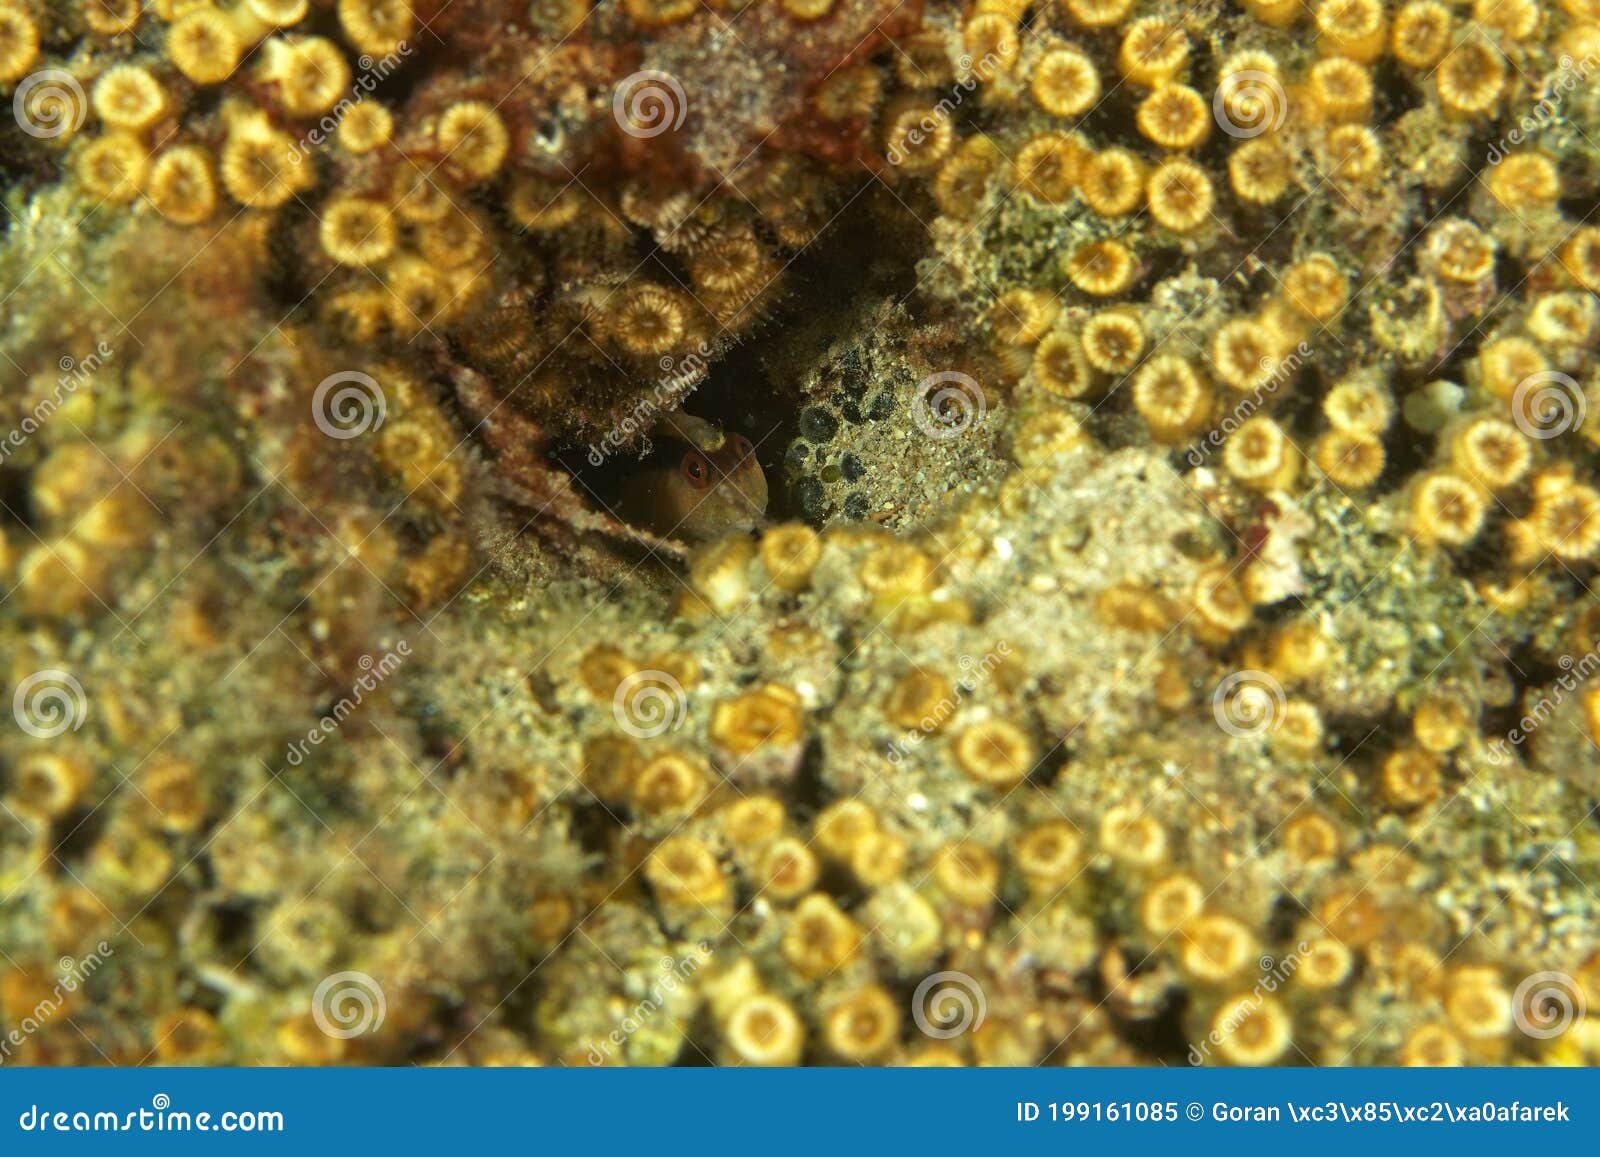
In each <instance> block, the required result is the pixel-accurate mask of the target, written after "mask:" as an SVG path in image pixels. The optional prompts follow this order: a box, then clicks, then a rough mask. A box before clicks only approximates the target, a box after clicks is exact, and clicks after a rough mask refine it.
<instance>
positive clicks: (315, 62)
mask: <svg viewBox="0 0 1600 1157" xmlns="http://www.w3.org/2000/svg"><path fill="white" fill-rule="evenodd" d="M261 75H262V78H263V79H264V80H267V81H269V82H271V83H273V84H275V85H276V86H277V92H278V104H279V106H280V107H281V108H282V109H283V111H284V112H286V113H288V114H289V115H290V116H292V117H311V116H317V115H319V114H321V113H325V112H328V111H329V110H331V109H332V108H333V107H334V105H336V104H338V103H339V101H340V99H341V98H342V97H344V96H345V94H346V93H347V92H348V91H349V88H350V65H349V64H348V63H346V61H345V58H344V53H342V52H340V51H339V47H338V45H336V44H334V43H333V41H331V40H324V39H323V38H322V37H320V36H298V37H273V38H272V39H271V40H268V41H267V43H266V45H265V46H264V50H263V54H262V61H261Z"/></svg>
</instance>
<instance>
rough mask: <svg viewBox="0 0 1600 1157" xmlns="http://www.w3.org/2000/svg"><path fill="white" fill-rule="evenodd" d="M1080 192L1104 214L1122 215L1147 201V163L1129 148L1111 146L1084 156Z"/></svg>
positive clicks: (1079, 193) (1092, 207)
mask: <svg viewBox="0 0 1600 1157" xmlns="http://www.w3.org/2000/svg"><path fill="white" fill-rule="evenodd" d="M1078 195H1079V196H1080V197H1082V198H1083V202H1084V204H1086V205H1088V206H1089V208H1091V209H1093V210H1094V211H1095V212H1096V213H1098V214H1099V215H1100V216H1102V217H1123V216H1126V215H1127V214H1129V213H1132V212H1133V211H1134V210H1135V209H1137V208H1138V207H1139V206H1140V205H1141V204H1142V203H1143V201H1144V164H1143V162H1141V161H1140V160H1139V158H1138V156H1137V155H1136V154H1134V153H1132V152H1130V151H1128V150H1127V149H1122V148H1111V149H1105V150H1103V151H1101V152H1098V153H1094V154H1092V155H1091V156H1088V157H1086V158H1084V160H1083V164H1082V167H1081V168H1080V169H1079V172H1078Z"/></svg>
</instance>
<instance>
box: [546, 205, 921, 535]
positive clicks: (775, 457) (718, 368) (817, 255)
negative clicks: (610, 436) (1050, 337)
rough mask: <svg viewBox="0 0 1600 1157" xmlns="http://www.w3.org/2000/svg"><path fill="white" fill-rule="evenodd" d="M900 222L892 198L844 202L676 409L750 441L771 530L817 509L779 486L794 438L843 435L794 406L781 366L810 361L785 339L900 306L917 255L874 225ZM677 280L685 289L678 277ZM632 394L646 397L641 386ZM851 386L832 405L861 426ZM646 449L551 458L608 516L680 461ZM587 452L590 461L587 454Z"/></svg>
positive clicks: (671, 452)
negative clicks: (635, 480)
mask: <svg viewBox="0 0 1600 1157" xmlns="http://www.w3.org/2000/svg"><path fill="white" fill-rule="evenodd" d="M906 212H907V211H906V210H905V209H904V208H903V206H901V205H900V204H899V203H898V202H897V201H895V200H894V199H893V198H892V197H889V196H887V195H882V194H876V193H874V192H872V191H868V192H865V193H862V194H860V195H859V196H855V197H854V198H848V199H847V204H845V205H844V207H843V208H842V209H841V211H840V212H839V214H838V216H837V217H835V218H834V219H833V220H832V221H831V222H830V223H829V224H828V226H827V228H826V229H824V230H823V232H822V234H821V235H820V236H819V237H818V238H816V239H815V240H814V241H812V242H811V244H810V245H808V246H806V247H805V248H804V249H803V250H801V251H800V253H799V254H797V255H795V256H794V257H793V259H792V260H791V261H790V262H789V264H788V265H787V266H786V268H785V270H784V274H783V283H782V287H781V296H780V298H779V300H778V302H777V303H776V305H775V307H774V308H773V310H772V312H771V314H770V315H768V316H767V317H765V318H763V319H762V320H761V321H759V322H757V323H756V324H755V325H753V326H752V327H751V328H750V329H749V330H748V331H747V332H746V333H745V334H744V335H743V337H742V338H741V340H739V341H738V342H736V343H735V344H734V345H732V346H731V347H730V348H729V349H728V350H727V351H725V352H724V353H723V354H722V355H721V356H720V357H719V358H718V360H717V361H716V363H715V364H714V365H712V366H711V369H710V372H709V373H708V374H707V375H706V378H705V380H704V381H702V382H701V383H700V384H699V385H698V386H696V387H694V389H693V390H692V391H691V392H690V393H689V394H688V396H687V397H686V398H685V399H684V400H683V402H682V403H681V409H682V410H683V411H684V412H685V413H688V414H693V415H694V416H695V417H697V418H703V419H705V420H706V421H709V422H714V423H716V424H717V425H718V426H720V427H721V428H722V429H723V430H724V431H725V432H726V433H730V434H732V433H738V434H742V435H744V437H746V438H748V439H749V440H750V443H751V445H752V446H753V447H754V448H755V456H756V459H757V461H759V462H760V463H761V467H762V469H763V471H765V473H766V476H767V489H768V494H769V498H768V504H767V517H768V518H769V519H771V520H773V521H782V520H785V519H801V520H804V521H809V522H812V523H817V522H819V521H821V518H820V512H819V511H818V510H817V509H815V508H814V507H813V508H810V509H808V504H807V503H806V502H805V500H804V499H805V495H804V493H797V488H795V487H791V486H790V485H788V484H787V483H788V478H789V475H790V474H791V472H792V471H793V469H794V468H795V466H797V465H799V464H801V463H799V462H798V461H797V458H802V459H803V458H805V457H806V456H807V455H808V454H809V453H810V451H804V452H799V453H798V454H796V455H794V456H791V450H793V448H794V447H796V446H798V445H801V444H802V443H801V441H800V438H801V435H802V432H805V433H806V434H807V435H808V438H807V441H810V442H824V443H825V442H831V441H835V440H836V439H837V438H838V437H842V436H845V434H847V433H848V431H844V432H841V431H839V430H838V429H837V426H838V424H839V423H838V419H837V417H835V416H834V415H833V414H831V413H830V412H828V411H826V410H820V408H818V407H814V406H808V405H806V404H804V402H803V401H802V399H801V397H800V393H799V389H798V386H799V383H798V381H796V380H792V379H793V377H794V375H792V374H790V373H789V371H788V369H787V366H788V363H790V362H791V361H793V362H794V363H795V364H796V365H797V366H799V367H804V366H805V365H808V364H809V363H810V359H811V357H812V352H813V351H810V350H807V349H797V348H796V347H795V343H792V342H790V341H788V340H786V339H787V338H788V337H789V336H790V335H791V333H792V331H793V330H794V329H795V328H796V327H798V326H802V325H803V326H805V327H806V328H807V330H809V331H814V332H820V333H822V334H823V335H824V337H826V338H831V337H832V336H835V335H837V334H838V333H839V332H842V331H845V330H847V329H848V328H849V327H851V326H853V325H856V324H858V323H859V320H860V310H859V308H858V306H859V303H861V302H862V301H865V300H881V299H883V298H887V297H890V296H895V297H904V296H906V295H907V294H910V293H911V292H912V291H913V290H914V289H915V286H916V275H915V265H916V262H917V260H918V259H919V258H920V257H921V256H922V250H921V248H920V247H918V246H915V245H911V244H906V243H905V236H906V233H907V232H908V230H906V229H905V228H903V227H901V226H903V222H901V221H893V222H887V223H886V221H885V219H884V215H885V214H890V215H892V216H895V217H901V216H903V215H904V214H905V213H906ZM918 235H921V233H920V229H919V230H918ZM678 280H679V281H680V282H681V283H684V284H687V282H686V280H685V279H684V278H682V277H679V278H678ZM816 352H820V351H816ZM671 372H672V371H671V370H670V369H669V370H667V371H664V373H666V374H670V373H671ZM635 384H636V386H637V388H638V389H639V390H640V392H641V394H642V395H644V396H648V390H649V387H650V385H651V383H648V382H638V383H635ZM852 385H855V386H859V387H864V385H865V382H864V379H863V380H861V381H855V382H845V383H844V384H843V388H842V389H841V397H842V404H843V405H844V406H846V407H848V406H849V405H850V404H851V403H852V402H853V403H854V404H855V406H856V407H857V409H859V410H860V411H861V416H862V417H863V418H871V416H872V413H871V411H872V407H873V404H874V402H876V401H878V399H877V397H876V395H874V394H872V393H871V392H870V391H868V390H866V389H865V388H861V389H858V390H856V393H857V394H859V395H860V397H856V396H854V395H852V393H851V387H852ZM641 413H644V411H641ZM844 416H845V417H846V418H847V419H848V418H849V415H848V414H845V415H844ZM830 421H831V422H832V423H833V424H834V426H835V427H836V428H835V430H834V431H833V435H832V436H829V437H820V435H824V434H827V433H828V431H827V430H826V429H825V428H824V427H826V426H827V425H828V424H829V422H830ZM655 441H656V443H657V444H656V445H655V446H654V447H653V448H652V450H651V452H650V453H649V454H647V455H645V456H644V457H641V455H640V452H639V450H640V449H642V445H641V446H640V447H639V449H621V450H615V451H611V452H609V453H608V452H605V448H602V447H599V446H597V445H596V446H591V445H583V446H578V445H572V446H566V447H563V448H562V449H560V450H559V451H557V452H556V454H555V455H554V457H555V460H556V461H557V462H558V463H559V464H560V466H561V467H562V468H563V469H565V470H566V471H567V472H568V473H570V474H571V475H572V476H573V477H574V479H575V480H576V481H577V483H578V485H579V487H580V489H581V490H582V491H583V492H584V493H585V494H586V495H587V496H588V497H589V498H590V500H591V501H592V502H594V503H595V504H596V505H598V506H601V507H602V508H604V509H607V510H611V511H618V510H619V501H620V499H621V497H622V494H623V491H624V488H625V484H626V483H627V481H628V480H629V479H630V478H632V477H634V476H635V475H636V474H637V472H638V471H639V470H641V469H649V468H652V467H656V466H672V467H675V466H676V464H677V463H678V462H679V461H681V459H682V457H683V453H684V449H685V448H684V446H683V444H682V443H680V442H677V441H675V440H670V439H657V440H655ZM597 450H598V451H600V452H599V453H595V452H594V451H597ZM857 464H858V465H859V460H857ZM840 468H841V470H842V469H843V467H842V465H841V467H840ZM862 513H863V515H864V514H865V510H864V509H863V511H862Z"/></svg>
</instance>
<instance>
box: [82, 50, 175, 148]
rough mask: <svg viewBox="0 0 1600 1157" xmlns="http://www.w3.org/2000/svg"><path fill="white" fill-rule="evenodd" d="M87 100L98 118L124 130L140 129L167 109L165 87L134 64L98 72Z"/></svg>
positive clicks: (148, 72)
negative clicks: (97, 77) (89, 100)
mask: <svg viewBox="0 0 1600 1157" xmlns="http://www.w3.org/2000/svg"><path fill="white" fill-rule="evenodd" d="M90 99H91V102H92V103H93V105H94V111H95V115H96V116H98V117H99V118H100V119H101V121H103V122H104V123H105V124H106V125H108V126H109V127H111V128H113V129H123V130H126V131H128V132H134V133H138V132H144V131H145V130H146V129H148V128H150V127H151V126H153V125H154V124H155V123H156V122H157V121H158V120H160V119H161V118H162V117H163V116H164V115H166V112H167V90H166V89H165V88H163V87H162V84H161V82H160V81H159V80H157V79H156V78H155V76H154V75H153V74H152V73H151V72H150V70H149V69H146V68H141V67H139V66H138V65H135V64H119V65H116V66H114V67H112V68H108V69H107V70H106V71H105V72H103V73H101V74H100V79H99V80H97V81H95V82H94V90H93V93H92V95H91V98H90Z"/></svg>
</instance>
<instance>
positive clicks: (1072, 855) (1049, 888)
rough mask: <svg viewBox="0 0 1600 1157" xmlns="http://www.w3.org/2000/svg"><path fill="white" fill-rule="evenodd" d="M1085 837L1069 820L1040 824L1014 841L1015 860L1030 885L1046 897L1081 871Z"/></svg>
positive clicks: (1013, 854)
mask: <svg viewBox="0 0 1600 1157" xmlns="http://www.w3.org/2000/svg"><path fill="white" fill-rule="evenodd" d="M1082 854H1083V841H1082V840H1081V839H1080V838H1079V836H1078V832H1077V829H1076V828H1074V827H1073V826H1072V825H1071V824H1070V823H1068V822H1066V821H1065V820H1050V821H1048V822H1046V823H1042V824H1037V825H1035V826H1034V827H1031V828H1029V829H1028V830H1027V831H1025V832H1023V833H1022V834H1021V835H1020V836H1018V837H1017V838H1016V839H1015V840H1014V841H1012V844H1011V862H1012V864H1014V865H1015V866H1016V869H1017V872H1018V873H1019V874H1020V875H1021V876H1022V878H1023V880H1024V881H1026V883H1027V885H1028V889H1029V890H1030V891H1032V892H1034V893H1036V894H1038V895H1042V896H1045V897H1049V896H1053V895H1054V894H1055V893H1056V892H1057V891H1058V890H1060V889H1061V888H1062V887H1063V886H1064V885H1065V884H1067V883H1068V882H1069V881H1070V880H1072V878H1073V877H1074V876H1075V875H1076V874H1077V872H1078V869H1079V866H1080V865H1081V863H1082Z"/></svg>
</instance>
